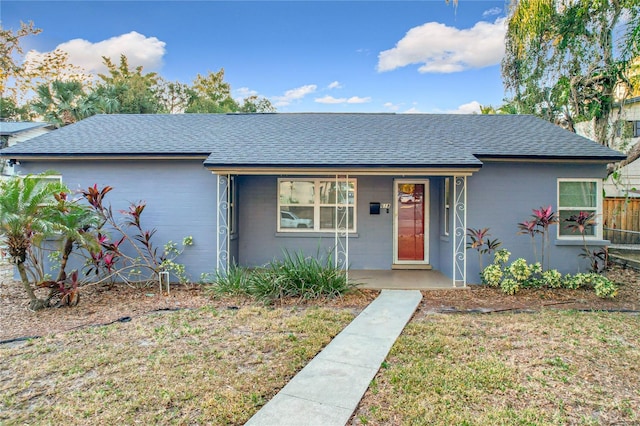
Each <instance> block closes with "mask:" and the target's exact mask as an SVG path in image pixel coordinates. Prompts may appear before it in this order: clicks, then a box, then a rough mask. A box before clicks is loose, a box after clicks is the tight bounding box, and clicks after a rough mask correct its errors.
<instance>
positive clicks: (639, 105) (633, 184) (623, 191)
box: [604, 96, 640, 197]
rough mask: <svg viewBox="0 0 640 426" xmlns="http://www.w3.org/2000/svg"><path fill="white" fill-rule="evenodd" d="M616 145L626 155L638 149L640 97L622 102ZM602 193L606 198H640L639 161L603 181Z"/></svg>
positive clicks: (639, 141) (639, 144)
mask: <svg viewBox="0 0 640 426" xmlns="http://www.w3.org/2000/svg"><path fill="white" fill-rule="evenodd" d="M616 143H617V146H622V147H624V148H625V151H626V152H627V153H631V152H633V151H635V150H638V149H640V96H639V97H635V98H631V99H627V100H626V101H625V102H624V104H623V106H622V111H621V115H620V124H619V125H618V128H617V138H616ZM604 191H605V196H606V197H640V160H635V161H632V162H631V163H629V164H627V165H625V166H623V167H621V168H620V169H618V170H617V171H616V173H615V175H612V176H610V177H609V178H608V179H607V180H606V181H605V184H604Z"/></svg>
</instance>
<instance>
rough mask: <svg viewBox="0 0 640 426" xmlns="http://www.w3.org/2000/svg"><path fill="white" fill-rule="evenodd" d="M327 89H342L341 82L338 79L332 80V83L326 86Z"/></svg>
mask: <svg viewBox="0 0 640 426" xmlns="http://www.w3.org/2000/svg"><path fill="white" fill-rule="evenodd" d="M327 88H329V89H342V84H340V82H339V81H334V82H333V83H331V84H329V85H328V86H327Z"/></svg>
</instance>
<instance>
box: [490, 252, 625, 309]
mask: <svg viewBox="0 0 640 426" xmlns="http://www.w3.org/2000/svg"><path fill="white" fill-rule="evenodd" d="M510 255H511V253H509V252H508V251H507V250H505V249H501V250H498V251H496V253H495V254H494V259H493V264H491V265H489V266H487V267H486V268H484V269H483V270H482V271H481V272H480V277H481V279H482V283H483V284H485V285H488V286H490V287H500V289H501V290H502V291H503V292H505V293H506V294H510V295H514V294H516V293H517V292H518V291H519V290H520V289H521V288H542V287H546V288H556V289H557V288H562V287H564V288H567V289H571V290H576V289H579V288H583V287H589V288H593V289H594V290H595V292H596V294H597V295H598V296H599V297H603V298H604V297H615V296H616V294H617V292H618V287H617V286H616V284H615V283H613V282H612V281H611V280H609V279H608V278H606V277H604V276H602V275H600V274H598V273H595V272H590V273H585V274H576V275H565V276H563V275H562V274H561V273H560V272H559V271H558V270H556V269H551V270H548V271H543V270H542V265H541V264H540V263H534V264H531V265H529V264H527V261H526V260H524V259H522V258H519V259H516V260H514V261H513V262H512V263H511V264H510V265H509V266H506V263H507V262H508V260H509V256H510Z"/></svg>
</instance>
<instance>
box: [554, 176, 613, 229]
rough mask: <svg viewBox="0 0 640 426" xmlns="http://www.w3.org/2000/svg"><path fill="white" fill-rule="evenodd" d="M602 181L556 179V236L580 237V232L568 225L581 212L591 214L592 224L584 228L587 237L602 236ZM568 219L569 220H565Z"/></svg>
mask: <svg viewBox="0 0 640 426" xmlns="http://www.w3.org/2000/svg"><path fill="white" fill-rule="evenodd" d="M601 184H602V181H601V180H599V179H558V218H559V224H558V237H559V238H582V234H580V233H579V232H577V231H574V230H572V229H571V228H570V227H569V226H570V225H571V224H572V223H575V222H574V221H571V219H574V220H575V219H576V218H578V217H579V216H580V213H583V214H593V215H594V217H593V220H594V222H595V224H594V225H588V226H586V228H585V232H584V234H585V236H586V237H587V238H602V224H601V221H600V220H599V216H600V213H601V212H602V204H601V203H602V201H601V200H602V197H601V196H600V194H601V192H602V191H601ZM567 219H569V221H567Z"/></svg>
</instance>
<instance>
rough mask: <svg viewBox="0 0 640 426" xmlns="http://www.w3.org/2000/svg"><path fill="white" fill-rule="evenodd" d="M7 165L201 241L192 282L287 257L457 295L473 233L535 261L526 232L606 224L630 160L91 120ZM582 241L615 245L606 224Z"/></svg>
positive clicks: (315, 119) (569, 247) (376, 137)
mask: <svg viewBox="0 0 640 426" xmlns="http://www.w3.org/2000/svg"><path fill="white" fill-rule="evenodd" d="M0 155H1V156H2V157H4V158H7V159H10V160H11V161H12V163H15V164H16V168H17V171H18V172H19V173H22V174H35V173H39V172H42V171H45V170H50V169H53V170H56V171H58V172H59V173H60V176H61V179H62V181H63V182H64V183H66V184H67V185H68V186H69V187H70V188H72V189H73V188H78V187H85V188H86V187H88V186H90V185H93V184H98V186H104V185H110V186H112V187H114V190H113V191H112V192H111V193H110V194H109V196H108V200H109V201H110V202H111V203H112V205H113V206H114V209H119V208H126V205H127V202H128V201H137V200H145V201H146V203H147V211H145V214H146V215H147V217H146V220H147V226H148V227H155V228H157V230H158V232H157V234H156V237H155V238H158V241H159V242H160V244H162V243H164V242H166V241H168V240H173V241H181V240H182V238H183V237H185V236H187V235H192V236H193V240H194V245H193V246H192V247H190V248H188V250H186V251H185V253H184V254H183V255H182V257H181V258H180V261H181V262H183V263H184V264H185V265H186V266H187V270H188V271H189V272H190V273H191V275H192V277H194V278H197V277H198V276H199V274H200V273H202V272H212V271H214V270H216V269H221V270H225V268H228V267H229V265H230V264H231V263H232V262H233V263H237V264H239V265H241V266H248V267H252V266H259V265H263V264H265V263H267V262H269V261H270V260H272V259H273V258H274V257H280V256H281V255H282V251H283V250H284V249H286V250H288V251H290V252H294V251H303V252H304V253H306V254H308V255H314V254H316V253H318V252H320V253H321V254H322V253H325V252H327V251H328V252H332V254H333V255H334V256H335V258H336V260H337V261H338V262H339V264H340V265H343V266H344V267H345V268H347V267H348V268H350V269H352V270H355V269H358V270H380V269H383V270H389V269H395V268H399V269H400V268H402V269H429V268H433V269H436V270H439V271H441V272H442V273H443V274H445V275H447V276H448V277H450V278H451V280H452V284H453V285H466V283H467V282H469V283H477V282H478V281H479V261H478V258H477V256H476V255H475V253H473V252H471V251H468V250H467V249H466V243H467V237H466V232H467V229H468V228H485V227H488V228H490V233H491V235H492V237H491V238H498V239H500V240H501V241H502V243H503V247H505V248H507V249H508V250H509V251H511V252H512V253H513V258H515V257H525V258H526V259H527V260H529V261H530V262H533V261H534V259H533V252H532V249H531V243H530V240H529V238H528V237H527V236H523V235H517V231H518V228H517V224H518V223H519V222H522V221H524V220H528V219H529V217H530V215H531V212H532V209H533V208H539V207H540V206H548V205H551V206H552V207H553V209H554V210H555V211H557V212H559V214H560V217H561V218H565V217H568V216H569V215H571V214H572V213H574V212H577V211H580V210H589V211H594V212H596V213H597V214H601V212H602V180H603V178H605V177H606V165H607V163H611V162H616V161H620V160H622V159H624V158H625V157H624V155H622V154H621V153H619V152H617V151H613V150H611V149H609V148H606V147H604V146H601V145H598V144H597V143H595V142H592V141H590V140H588V139H586V138H583V137H581V136H578V135H576V134H574V133H570V132H568V131H565V130H563V129H561V128H559V127H557V126H555V125H553V124H550V123H548V122H545V121H543V120H541V119H538V118H536V117H533V116H523V115H446V114H443V115H437V114H434V115H431V114H316V113H300V114H299V113H291V114H226V115H225V114H204V115H200V114H183V115H98V116H94V117H91V118H88V119H86V120H83V121H80V122H78V123H76V124H73V125H70V126H67V127H64V128H62V129H60V130H57V131H55V132H52V133H49V134H46V135H42V136H40V137H37V138H35V139H32V140H30V141H27V142H24V143H22V144H19V145H16V146H13V147H10V148H7V149H4V150H2V151H1V152H0ZM553 233H554V235H553V236H552V238H551V251H552V253H551V267H553V268H557V269H559V270H560V271H561V272H564V273H574V272H577V271H579V270H581V269H584V268H585V267H586V266H587V265H586V264H585V261H584V259H580V258H579V257H578V254H579V252H580V249H581V247H582V240H581V238H580V237H579V236H577V235H574V234H572V233H571V232H570V231H569V230H567V229H566V228H565V227H564V226H557V227H556V229H554V230H553ZM587 240H588V244H589V245H592V246H601V245H606V244H607V241H605V240H603V238H602V226H601V224H598V226H596V227H594V228H593V229H592V230H590V235H588V236H587ZM485 264H486V263H485Z"/></svg>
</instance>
